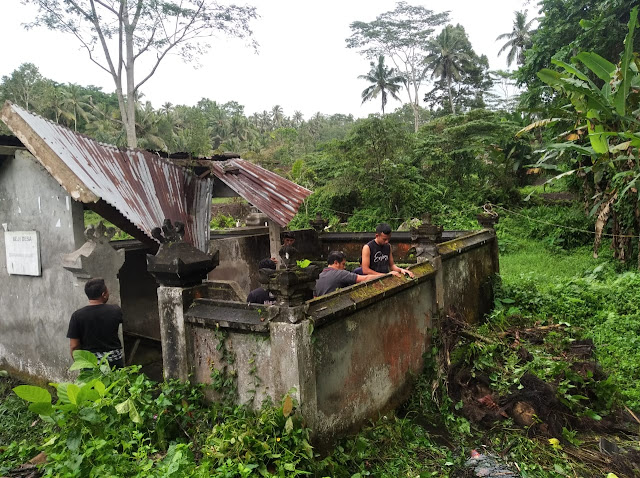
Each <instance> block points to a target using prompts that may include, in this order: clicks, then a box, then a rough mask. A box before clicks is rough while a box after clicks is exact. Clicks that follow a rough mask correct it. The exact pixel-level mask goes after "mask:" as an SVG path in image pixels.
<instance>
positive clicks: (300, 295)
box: [258, 246, 320, 323]
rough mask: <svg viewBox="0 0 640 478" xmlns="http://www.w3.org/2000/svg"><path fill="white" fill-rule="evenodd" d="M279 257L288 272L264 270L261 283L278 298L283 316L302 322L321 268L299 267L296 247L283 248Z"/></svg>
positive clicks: (261, 271) (261, 273)
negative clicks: (307, 302)
mask: <svg viewBox="0 0 640 478" xmlns="http://www.w3.org/2000/svg"><path fill="white" fill-rule="evenodd" d="M279 255H280V258H281V262H282V265H283V266H284V269H279V270H275V271H274V270H272V269H260V270H259V271H258V272H259V277H258V280H259V282H260V283H261V284H263V287H264V288H265V289H267V290H268V291H270V292H271V293H272V294H273V295H274V296H275V298H276V305H277V306H279V307H280V316H281V317H286V318H287V320H288V321H289V322H291V323H296V322H300V321H301V320H302V319H304V317H305V315H304V314H305V307H306V305H305V303H306V301H307V300H308V299H310V298H311V297H312V296H313V292H312V291H313V288H314V287H315V284H316V279H317V278H318V276H319V275H320V269H319V268H318V267H317V266H314V265H310V266H308V267H305V268H304V269H303V268H300V267H298V265H297V258H298V251H297V249H296V248H295V247H293V246H282V248H280V251H279Z"/></svg>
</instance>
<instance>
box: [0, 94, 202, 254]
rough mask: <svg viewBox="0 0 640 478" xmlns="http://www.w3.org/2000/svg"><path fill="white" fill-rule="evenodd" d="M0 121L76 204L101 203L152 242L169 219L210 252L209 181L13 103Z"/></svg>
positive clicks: (186, 237)
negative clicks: (104, 203)
mask: <svg viewBox="0 0 640 478" xmlns="http://www.w3.org/2000/svg"><path fill="white" fill-rule="evenodd" d="M1 117H2V120H3V121H4V122H5V123H6V124H7V126H9V128H10V129H11V131H12V132H13V133H14V134H15V135H16V136H17V137H18V138H19V139H20V141H22V143H23V144H24V145H25V146H26V147H27V148H28V149H29V151H30V152H31V153H32V154H33V155H34V156H35V157H36V158H37V159H38V161H40V163H42V165H43V166H44V167H45V168H46V169H47V170H48V171H49V173H50V174H51V175H52V176H53V177H54V178H55V179H56V180H57V181H58V183H60V185H61V186H62V187H63V188H64V189H65V190H66V191H67V192H68V193H69V194H70V195H71V197H73V198H74V199H76V200H78V201H82V202H84V203H90V202H97V201H98V200H100V199H102V200H103V201H105V202H106V203H108V204H109V205H111V206H113V207H114V208H116V209H117V210H118V211H119V212H120V213H121V214H122V215H123V216H124V217H125V218H126V219H127V220H128V221H130V222H131V223H132V224H134V225H135V226H136V227H137V228H139V229H140V230H141V231H142V232H144V234H145V235H146V236H147V237H149V238H151V230H152V229H153V228H154V227H157V226H160V225H161V224H162V222H163V221H164V219H165V218H169V219H171V221H174V222H175V221H181V222H183V223H184V225H185V240H187V241H190V242H192V243H193V244H194V245H195V246H196V247H198V248H199V249H201V250H204V251H206V250H207V244H208V238H209V221H210V217H211V193H212V188H213V181H212V180H211V179H210V178H207V179H200V178H197V177H196V176H195V175H194V174H192V173H191V172H190V171H189V170H187V169H185V168H183V167H181V166H178V165H176V164H173V163H171V162H170V161H167V160H165V159H162V158H160V157H158V156H157V155H154V154H153V153H150V152H147V151H142V150H137V149H119V148H116V147H115V146H111V145H108V144H103V143H99V142H97V141H95V140H93V139H91V138H88V137H86V136H84V135H81V134H78V133H74V132H73V131H71V130H69V129H67V128H65V127H62V126H60V125H58V124H56V123H52V122H50V121H48V120H45V119H44V118H42V117H40V116H37V115H34V114H32V113H30V112H28V111H26V110H24V109H23V108H21V107H19V106H17V105H14V104H12V103H10V102H7V103H6V104H5V106H4V108H3V109H2V114H1ZM154 240H155V239H154Z"/></svg>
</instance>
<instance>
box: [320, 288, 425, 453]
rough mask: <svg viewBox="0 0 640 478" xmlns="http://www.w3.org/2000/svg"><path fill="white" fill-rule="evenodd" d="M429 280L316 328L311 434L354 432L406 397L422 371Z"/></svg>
mask: <svg viewBox="0 0 640 478" xmlns="http://www.w3.org/2000/svg"><path fill="white" fill-rule="evenodd" d="M432 289H433V280H427V281H425V282H422V283H420V284H418V285H417V286H415V287H411V288H409V289H406V290H403V291H401V292H399V293H397V294H395V295H393V296H391V297H389V298H387V299H385V300H381V301H378V302H376V303H375V304H372V305H370V306H369V307H366V308H364V309H362V310H358V311H356V312H355V313H353V314H351V315H349V316H346V317H344V318H342V319H340V320H336V321H333V322H330V323H328V324H327V325H324V326H319V327H316V330H315V332H314V337H315V346H314V360H315V371H316V390H317V418H316V423H315V425H316V432H317V433H318V434H319V435H320V436H322V437H323V441H327V440H331V438H332V437H334V436H336V435H340V434H344V433H346V432H350V431H354V430H355V429H356V428H357V427H358V426H359V425H361V424H362V423H363V422H364V421H365V420H367V419H369V418H374V417H376V416H377V415H378V414H379V413H380V412H382V411H384V410H388V409H390V408H393V407H395V406H397V405H399V404H400V403H401V402H402V401H404V400H405V399H406V398H407V397H408V392H409V390H410V384H411V378H412V375H411V374H413V376H415V375H418V374H419V373H420V371H421V370H422V365H423V359H422V357H423V354H424V353H425V352H426V350H427V347H428V344H429V338H430V331H429V329H430V328H431V326H432V323H431V319H432V317H433V315H434V310H433V306H434V304H433V293H432Z"/></svg>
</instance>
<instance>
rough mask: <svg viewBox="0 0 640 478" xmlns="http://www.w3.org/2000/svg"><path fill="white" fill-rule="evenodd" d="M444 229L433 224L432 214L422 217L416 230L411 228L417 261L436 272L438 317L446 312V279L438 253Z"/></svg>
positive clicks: (436, 311) (435, 285)
mask: <svg viewBox="0 0 640 478" xmlns="http://www.w3.org/2000/svg"><path fill="white" fill-rule="evenodd" d="M443 230H444V228H443V227H442V226H437V225H435V224H431V214H428V213H427V214H425V215H424V216H423V217H422V223H421V224H420V225H419V226H418V227H415V228H413V227H412V228H411V241H412V243H413V247H414V248H415V251H416V261H417V262H418V263H421V262H429V263H430V264H431V265H432V266H433V268H434V269H435V270H436V277H435V280H434V291H433V292H434V297H435V299H436V310H435V311H434V312H435V313H436V314H437V315H441V313H442V312H443V310H444V278H443V273H442V258H441V257H440V252H439V251H438V243H439V242H440V241H441V240H442V232H443Z"/></svg>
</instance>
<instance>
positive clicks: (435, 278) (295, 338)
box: [184, 230, 497, 443]
mask: <svg viewBox="0 0 640 478" xmlns="http://www.w3.org/2000/svg"><path fill="white" fill-rule="evenodd" d="M496 245H497V244H496V238H495V234H494V233H493V231H489V230H484V231H478V232H474V233H468V234H466V235H463V236H461V237H458V238H457V239H454V240H452V241H448V242H445V243H443V244H441V245H440V252H441V254H442V256H440V258H439V260H440V261H441V262H440V264H438V260H436V261H435V263H434V265H432V264H431V263H428V262H425V263H421V264H416V265H413V266H411V270H412V271H413V272H414V273H415V275H416V280H408V279H405V278H398V277H394V276H387V277H384V278H382V279H377V280H375V281H371V282H364V283H360V284H356V285H354V286H351V287H347V288H344V289H341V290H338V291H336V292H334V293H331V294H328V295H325V296H322V297H318V298H316V299H313V300H311V301H308V302H307V303H306V314H305V316H304V318H303V319H302V321H301V322H299V323H295V324H291V323H289V322H288V321H287V320H285V319H283V317H284V316H287V314H284V313H283V311H282V310H281V309H280V308H279V307H278V306H257V305H253V304H251V305H247V304H236V305H234V304H233V303H231V302H227V301H220V300H215V299H207V298H206V297H204V296H202V297H204V298H202V299H197V300H196V301H195V303H194V304H184V310H188V312H187V313H186V314H185V319H184V322H185V327H184V330H185V334H186V343H187V347H186V349H187V352H186V354H185V357H184V360H186V361H187V362H188V371H189V373H191V374H192V377H193V379H194V380H196V381H199V382H204V383H210V382H211V372H212V369H217V370H220V371H223V372H224V373H225V374H229V375H228V376H231V377H234V378H235V384H236V387H237V396H236V399H237V401H238V402H240V403H247V404H249V405H252V406H254V407H258V406H259V405H260V404H261V403H262V400H263V399H264V398H269V399H271V400H272V401H273V402H274V403H279V401H280V400H281V399H282V397H283V395H284V394H286V393H287V392H288V391H289V390H293V389H295V392H293V394H294V397H295V398H296V399H297V400H298V401H299V403H300V407H301V410H302V414H303V415H304V417H305V419H306V420H307V423H308V424H309V425H310V427H311V428H312V429H313V430H314V433H315V439H316V442H319V443H326V442H330V441H332V440H333V439H334V438H335V437H336V436H339V435H342V434H345V433H348V432H351V431H354V430H356V429H357V428H358V427H359V426H361V425H362V423H364V422H365V421H366V420H367V419H370V418H375V417H377V416H378V415H379V414H380V413H383V412H384V411H385V410H388V409H391V408H393V407H395V406H397V405H399V404H400V403H401V402H402V401H403V400H405V399H406V398H407V397H408V394H409V393H410V389H411V385H412V381H413V378H414V377H415V376H416V375H418V374H419V373H420V371H421V369H422V367H423V355H424V353H425V352H426V351H427V348H428V346H429V343H430V336H431V331H430V329H431V328H432V327H435V326H437V319H438V317H442V315H443V314H444V313H446V309H447V308H453V309H455V310H457V311H458V312H461V313H463V314H466V315H465V318H467V319H468V320H478V318H480V317H482V315H483V314H484V313H486V312H489V310H490V307H491V304H492V301H493V297H492V296H491V289H490V288H487V284H491V281H492V278H493V275H494V273H495V272H496V271H497V256H496V255H495V254H494V252H495V251H496ZM483 294H489V295H488V296H485V295H483ZM211 398H213V399H219V398H220V396H218V395H215V394H214V395H212V397H211Z"/></svg>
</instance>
